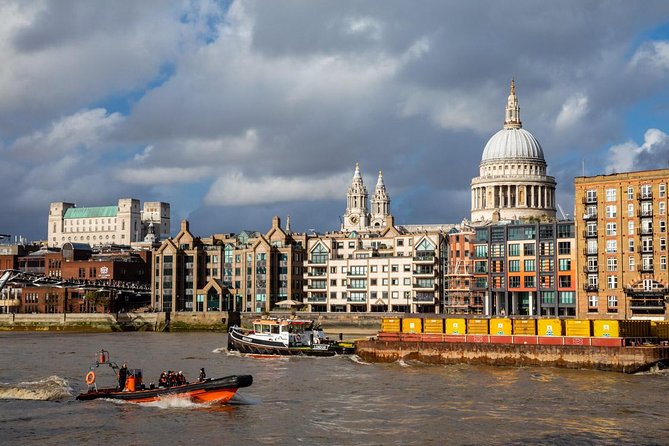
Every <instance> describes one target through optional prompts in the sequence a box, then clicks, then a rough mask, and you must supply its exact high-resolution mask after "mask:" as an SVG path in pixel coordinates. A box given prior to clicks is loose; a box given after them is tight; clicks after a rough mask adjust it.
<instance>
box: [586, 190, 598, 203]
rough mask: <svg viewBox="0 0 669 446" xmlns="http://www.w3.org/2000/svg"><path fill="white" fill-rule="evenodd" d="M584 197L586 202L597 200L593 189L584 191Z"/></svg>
mask: <svg viewBox="0 0 669 446" xmlns="http://www.w3.org/2000/svg"><path fill="white" fill-rule="evenodd" d="M585 199H586V201H587V202H588V203H595V202H596V201H597V191H596V190H595V189H590V190H587V191H585Z"/></svg>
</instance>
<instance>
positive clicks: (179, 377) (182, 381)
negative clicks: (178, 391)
mask: <svg viewBox="0 0 669 446" xmlns="http://www.w3.org/2000/svg"><path fill="white" fill-rule="evenodd" d="M176 381H177V386H183V385H184V384H186V377H185V376H184V372H182V371H181V370H179V373H177V378H176Z"/></svg>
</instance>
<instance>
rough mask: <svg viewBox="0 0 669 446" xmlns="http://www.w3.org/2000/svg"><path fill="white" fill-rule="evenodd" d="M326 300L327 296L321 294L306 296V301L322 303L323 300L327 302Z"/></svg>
mask: <svg viewBox="0 0 669 446" xmlns="http://www.w3.org/2000/svg"><path fill="white" fill-rule="evenodd" d="M327 300H328V298H327V296H323V295H317V296H308V297H307V302H308V303H324V302H327Z"/></svg>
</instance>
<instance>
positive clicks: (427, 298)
mask: <svg viewBox="0 0 669 446" xmlns="http://www.w3.org/2000/svg"><path fill="white" fill-rule="evenodd" d="M412 300H413V301H414V302H422V303H425V302H430V303H432V302H434V296H433V295H432V294H416V295H415V296H414V297H413V299H412Z"/></svg>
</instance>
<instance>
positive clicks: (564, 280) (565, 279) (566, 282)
mask: <svg viewBox="0 0 669 446" xmlns="http://www.w3.org/2000/svg"><path fill="white" fill-rule="evenodd" d="M558 280H559V283H560V288H570V287H571V276H559V277H558Z"/></svg>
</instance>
